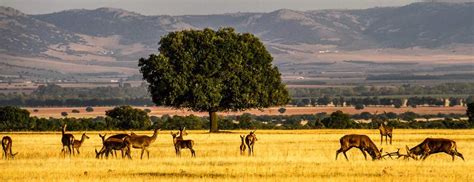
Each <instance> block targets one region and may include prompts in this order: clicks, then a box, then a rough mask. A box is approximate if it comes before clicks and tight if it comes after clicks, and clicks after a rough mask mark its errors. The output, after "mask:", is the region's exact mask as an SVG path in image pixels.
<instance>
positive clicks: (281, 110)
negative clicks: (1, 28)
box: [278, 107, 286, 114]
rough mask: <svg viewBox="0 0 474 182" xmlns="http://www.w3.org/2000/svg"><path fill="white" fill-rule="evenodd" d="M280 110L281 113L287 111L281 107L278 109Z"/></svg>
mask: <svg viewBox="0 0 474 182" xmlns="http://www.w3.org/2000/svg"><path fill="white" fill-rule="evenodd" d="M278 112H279V113H281V114H283V113H285V112H286V108H284V107H281V108H280V109H278Z"/></svg>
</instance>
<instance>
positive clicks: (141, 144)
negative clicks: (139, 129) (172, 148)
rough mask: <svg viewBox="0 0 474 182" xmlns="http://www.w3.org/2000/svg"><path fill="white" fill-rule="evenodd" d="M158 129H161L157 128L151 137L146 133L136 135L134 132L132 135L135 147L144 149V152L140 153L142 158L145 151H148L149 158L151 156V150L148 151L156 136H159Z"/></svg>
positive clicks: (131, 140) (131, 138)
mask: <svg viewBox="0 0 474 182" xmlns="http://www.w3.org/2000/svg"><path fill="white" fill-rule="evenodd" d="M158 131H160V129H158V128H157V129H155V130H154V132H153V136H151V137H149V136H146V135H136V134H134V133H132V134H131V135H130V137H129V138H130V143H131V144H132V147H133V148H136V149H142V153H141V155H140V159H142V158H143V153H144V152H145V151H146V153H147V156H148V158H150V151H148V147H149V146H150V145H151V144H152V143H153V142H155V140H156V137H157V136H158Z"/></svg>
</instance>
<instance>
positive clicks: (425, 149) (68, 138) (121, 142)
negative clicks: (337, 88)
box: [2, 123, 464, 161]
mask: <svg viewBox="0 0 474 182" xmlns="http://www.w3.org/2000/svg"><path fill="white" fill-rule="evenodd" d="M66 127H67V125H64V126H63V127H62V133H61V134H62V135H61V136H62V137H61V143H62V149H61V154H62V155H63V156H65V155H67V154H69V156H71V155H76V154H75V152H77V154H80V151H79V148H80V147H81V146H82V144H83V143H84V141H85V140H86V139H89V136H87V135H86V133H83V134H82V136H81V139H80V140H76V139H75V138H74V135H72V134H70V133H66ZM378 129H379V131H380V145H382V144H383V137H384V136H385V144H388V141H387V140H388V139H387V137H388V138H390V144H392V131H393V128H391V127H389V126H386V125H385V124H383V123H382V124H380V126H379V128H378ZM159 131H160V129H155V130H154V132H153V135H152V136H147V135H137V134H135V133H133V132H131V133H130V134H126V133H121V134H115V135H111V136H109V137H108V138H106V134H104V135H102V134H99V137H100V138H101V139H102V148H101V149H100V150H99V151H97V149H95V154H96V158H98V159H99V158H103V156H104V155H105V158H108V157H109V155H112V156H115V157H117V153H116V152H117V150H119V151H120V152H121V155H122V158H125V157H127V158H128V159H132V156H131V149H132V148H134V149H140V150H141V154H140V159H142V158H143V154H144V152H146V153H147V157H148V158H149V157H150V151H149V150H148V147H150V145H151V144H152V143H153V142H155V140H156V138H157V137H158V132H159ZM186 135H188V133H187V132H186V127H184V128H180V129H179V131H178V132H176V133H174V132H173V131H171V136H172V138H173V146H174V149H175V153H176V156H181V149H189V150H190V151H191V156H192V157H196V152H195V150H194V140H185V139H184V138H183V136H186ZM240 140H241V144H240V154H241V155H245V150H247V149H248V155H249V156H253V155H254V145H255V142H256V141H257V140H258V139H257V136H256V135H255V130H254V131H251V132H250V133H249V134H248V135H240ZM339 143H340V144H341V147H340V148H339V149H338V150H337V151H336V160H337V157H338V155H339V154H340V153H342V154H343V155H344V157H345V158H346V160H349V159H348V158H347V155H346V152H347V151H348V150H350V149H352V148H354V147H355V148H358V149H359V150H360V151H361V152H362V154H363V155H364V158H365V159H366V160H367V153H368V154H369V155H370V157H371V158H372V160H379V159H385V158H387V157H389V158H391V159H393V157H396V158H397V159H399V158H403V159H406V160H408V159H410V158H411V159H415V160H419V159H421V160H425V159H426V158H427V157H428V156H430V155H431V154H435V153H441V152H444V153H446V154H448V155H451V156H452V160H453V161H454V158H455V156H458V157H460V158H461V159H462V160H464V156H463V155H462V154H461V153H459V152H458V151H457V146H456V142H455V141H453V140H450V139H445V138H426V139H425V140H423V142H421V143H420V144H418V145H417V146H415V147H413V148H409V147H408V146H405V147H406V154H401V153H400V148H398V149H397V151H396V152H385V154H382V152H383V150H382V149H380V150H379V149H378V148H377V146H376V145H375V143H374V142H373V141H372V140H371V139H370V138H369V137H368V136H367V135H359V134H349V135H344V136H343V137H341V138H340V139H339ZM2 149H3V158H4V159H14V157H15V155H17V154H18V152H16V153H13V152H12V138H11V137H9V136H4V137H3V138H2Z"/></svg>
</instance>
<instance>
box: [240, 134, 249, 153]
mask: <svg viewBox="0 0 474 182" xmlns="http://www.w3.org/2000/svg"><path fill="white" fill-rule="evenodd" d="M239 136H240V141H241V143H240V155H244V153H245V149H246V148H247V147H245V142H244V139H245V135H239Z"/></svg>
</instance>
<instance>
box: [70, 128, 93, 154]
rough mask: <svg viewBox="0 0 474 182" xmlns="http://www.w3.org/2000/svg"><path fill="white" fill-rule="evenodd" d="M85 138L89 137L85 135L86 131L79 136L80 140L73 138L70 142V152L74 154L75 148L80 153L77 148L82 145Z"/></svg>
mask: <svg viewBox="0 0 474 182" xmlns="http://www.w3.org/2000/svg"><path fill="white" fill-rule="evenodd" d="M86 139H89V136H87V135H86V133H83V134H82V137H81V140H74V141H73V143H72V154H74V149H76V151H77V154H80V152H79V148H80V147H81V146H82V143H84V141H85V140H86Z"/></svg>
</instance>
